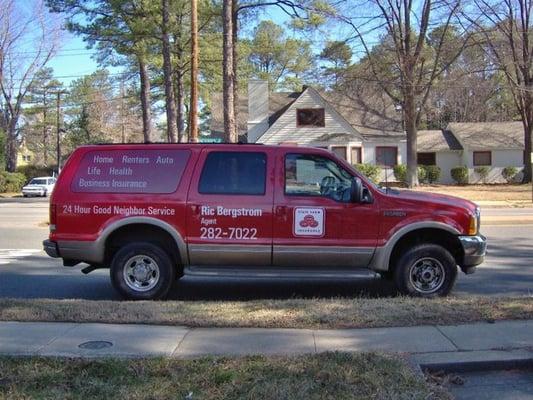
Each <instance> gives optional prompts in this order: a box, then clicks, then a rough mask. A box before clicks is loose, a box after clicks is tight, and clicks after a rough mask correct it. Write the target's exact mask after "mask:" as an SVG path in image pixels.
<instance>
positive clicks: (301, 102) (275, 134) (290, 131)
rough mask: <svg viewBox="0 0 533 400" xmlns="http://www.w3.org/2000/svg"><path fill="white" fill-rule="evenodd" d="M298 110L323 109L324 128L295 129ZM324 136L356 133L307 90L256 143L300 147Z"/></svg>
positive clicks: (315, 94)
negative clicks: (296, 145) (294, 144)
mask: <svg viewBox="0 0 533 400" xmlns="http://www.w3.org/2000/svg"><path fill="white" fill-rule="evenodd" d="M298 108H324V109H325V126H324V127H303V128H302V127H297V126H296V110H297V109H298ZM325 134H328V135H334V134H357V132H356V131H355V130H354V129H353V128H352V127H351V126H350V125H349V124H348V123H347V122H346V121H345V120H344V118H342V117H340V116H339V115H338V114H337V113H336V112H335V111H334V110H332V109H331V108H330V107H329V106H328V105H327V104H326V103H325V102H324V100H323V99H322V98H321V97H320V96H319V95H318V94H317V93H316V92H315V91H314V90H312V89H307V90H305V91H304V92H303V93H302V94H301V96H300V97H299V98H298V99H297V100H296V101H295V102H294V103H293V104H292V105H291V106H290V107H289V109H288V110H287V111H285V113H283V115H281V116H280V117H279V118H278V120H277V121H276V122H274V124H273V125H272V126H271V127H270V129H269V130H268V131H267V132H265V134H264V135H263V136H261V137H260V138H259V140H257V142H258V143H264V144H280V143H283V142H296V143H298V144H302V145H310V144H312V143H314V142H317V138H319V137H320V136H322V135H325Z"/></svg>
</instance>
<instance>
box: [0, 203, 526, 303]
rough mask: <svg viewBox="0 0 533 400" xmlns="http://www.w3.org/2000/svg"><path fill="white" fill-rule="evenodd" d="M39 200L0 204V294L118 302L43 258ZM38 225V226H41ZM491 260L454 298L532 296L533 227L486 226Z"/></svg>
mask: <svg viewBox="0 0 533 400" xmlns="http://www.w3.org/2000/svg"><path fill="white" fill-rule="evenodd" d="M482 213H483V214H485V215H507V214H512V215H522V216H527V217H530V218H531V216H533V208H525V209H512V211H511V210H509V209H503V210H483V211H482ZM47 219H48V204H47V201H46V200H45V199H10V200H5V199H1V200H0V297H13V298H41V297H45V298H81V299H117V295H116V294H115V292H114V291H113V289H112V287H111V284H110V283H109V275H108V271H107V270H98V271H95V272H93V273H91V274H89V275H83V274H82V273H81V272H80V269H81V268H82V267H81V266H76V267H73V268H66V267H63V266H62V264H61V261H59V260H57V259H52V258H49V257H48V256H46V254H44V253H43V252H42V251H41V242H42V240H43V239H44V238H45V237H46V236H47V233H48V229H47V228H46V227H45V226H44V225H43V224H42V223H43V222H45V221H46V220H47ZM39 224H41V226H39ZM482 233H483V234H485V235H486V236H487V237H488V240H489V255H488V256H487V259H486V262H485V263H484V264H483V265H482V266H481V267H479V269H478V272H476V273H475V274H473V275H469V276H466V275H464V274H462V273H460V274H459V278H458V281H457V285H456V290H455V294H457V295H466V294H476V295H489V296H500V295H524V294H533V246H532V245H531V244H532V243H531V242H532V240H531V239H532V238H533V224H531V225H527V224H512V225H499V226H484V228H483V229H482ZM394 294H395V290H394V288H393V286H392V285H391V284H390V283H387V282H384V281H382V280H381V279H379V278H376V277H375V276H374V274H372V273H369V274H368V277H367V278H361V279H357V280H346V279H342V280H341V279H339V280H327V281H317V280H285V279H284V280H268V279H255V280H250V279H225V280H220V279H219V280H216V279H199V278H184V279H182V280H180V281H179V282H177V284H176V285H175V287H174V289H173V290H172V292H171V294H170V298H171V299H181V300H246V299H256V298H291V297H304V298H305V297H334V296H346V297H350V296H393V295H394Z"/></svg>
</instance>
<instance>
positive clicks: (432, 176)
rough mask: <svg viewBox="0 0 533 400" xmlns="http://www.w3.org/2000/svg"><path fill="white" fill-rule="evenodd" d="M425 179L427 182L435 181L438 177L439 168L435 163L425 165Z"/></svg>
mask: <svg viewBox="0 0 533 400" xmlns="http://www.w3.org/2000/svg"><path fill="white" fill-rule="evenodd" d="M424 169H425V170H426V180H427V181H428V183H435V182H437V181H438V180H439V179H440V174H441V169H440V167H438V166H436V165H426V166H425V167H424Z"/></svg>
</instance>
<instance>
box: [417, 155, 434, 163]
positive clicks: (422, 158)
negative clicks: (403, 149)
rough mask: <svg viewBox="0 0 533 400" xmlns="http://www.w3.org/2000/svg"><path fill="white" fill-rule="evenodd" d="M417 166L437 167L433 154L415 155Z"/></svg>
mask: <svg viewBox="0 0 533 400" xmlns="http://www.w3.org/2000/svg"><path fill="white" fill-rule="evenodd" d="M416 157H417V161H418V165H437V157H436V154H435V153H417V155H416Z"/></svg>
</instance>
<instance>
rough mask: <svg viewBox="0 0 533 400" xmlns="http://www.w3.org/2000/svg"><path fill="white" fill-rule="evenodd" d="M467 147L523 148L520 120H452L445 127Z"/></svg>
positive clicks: (474, 148) (522, 130) (522, 131)
mask: <svg viewBox="0 0 533 400" xmlns="http://www.w3.org/2000/svg"><path fill="white" fill-rule="evenodd" d="M446 130H447V131H449V132H451V133H452V134H453V135H454V136H455V137H456V138H457V139H458V140H459V142H461V143H462V144H463V145H464V146H467V147H468V148H469V149H473V150H476V149H483V150H485V149H489V150H490V149H495V150H496V149H523V148H524V128H523V126H522V123H521V122H453V123H450V124H449V125H448V127H447V128H446Z"/></svg>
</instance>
